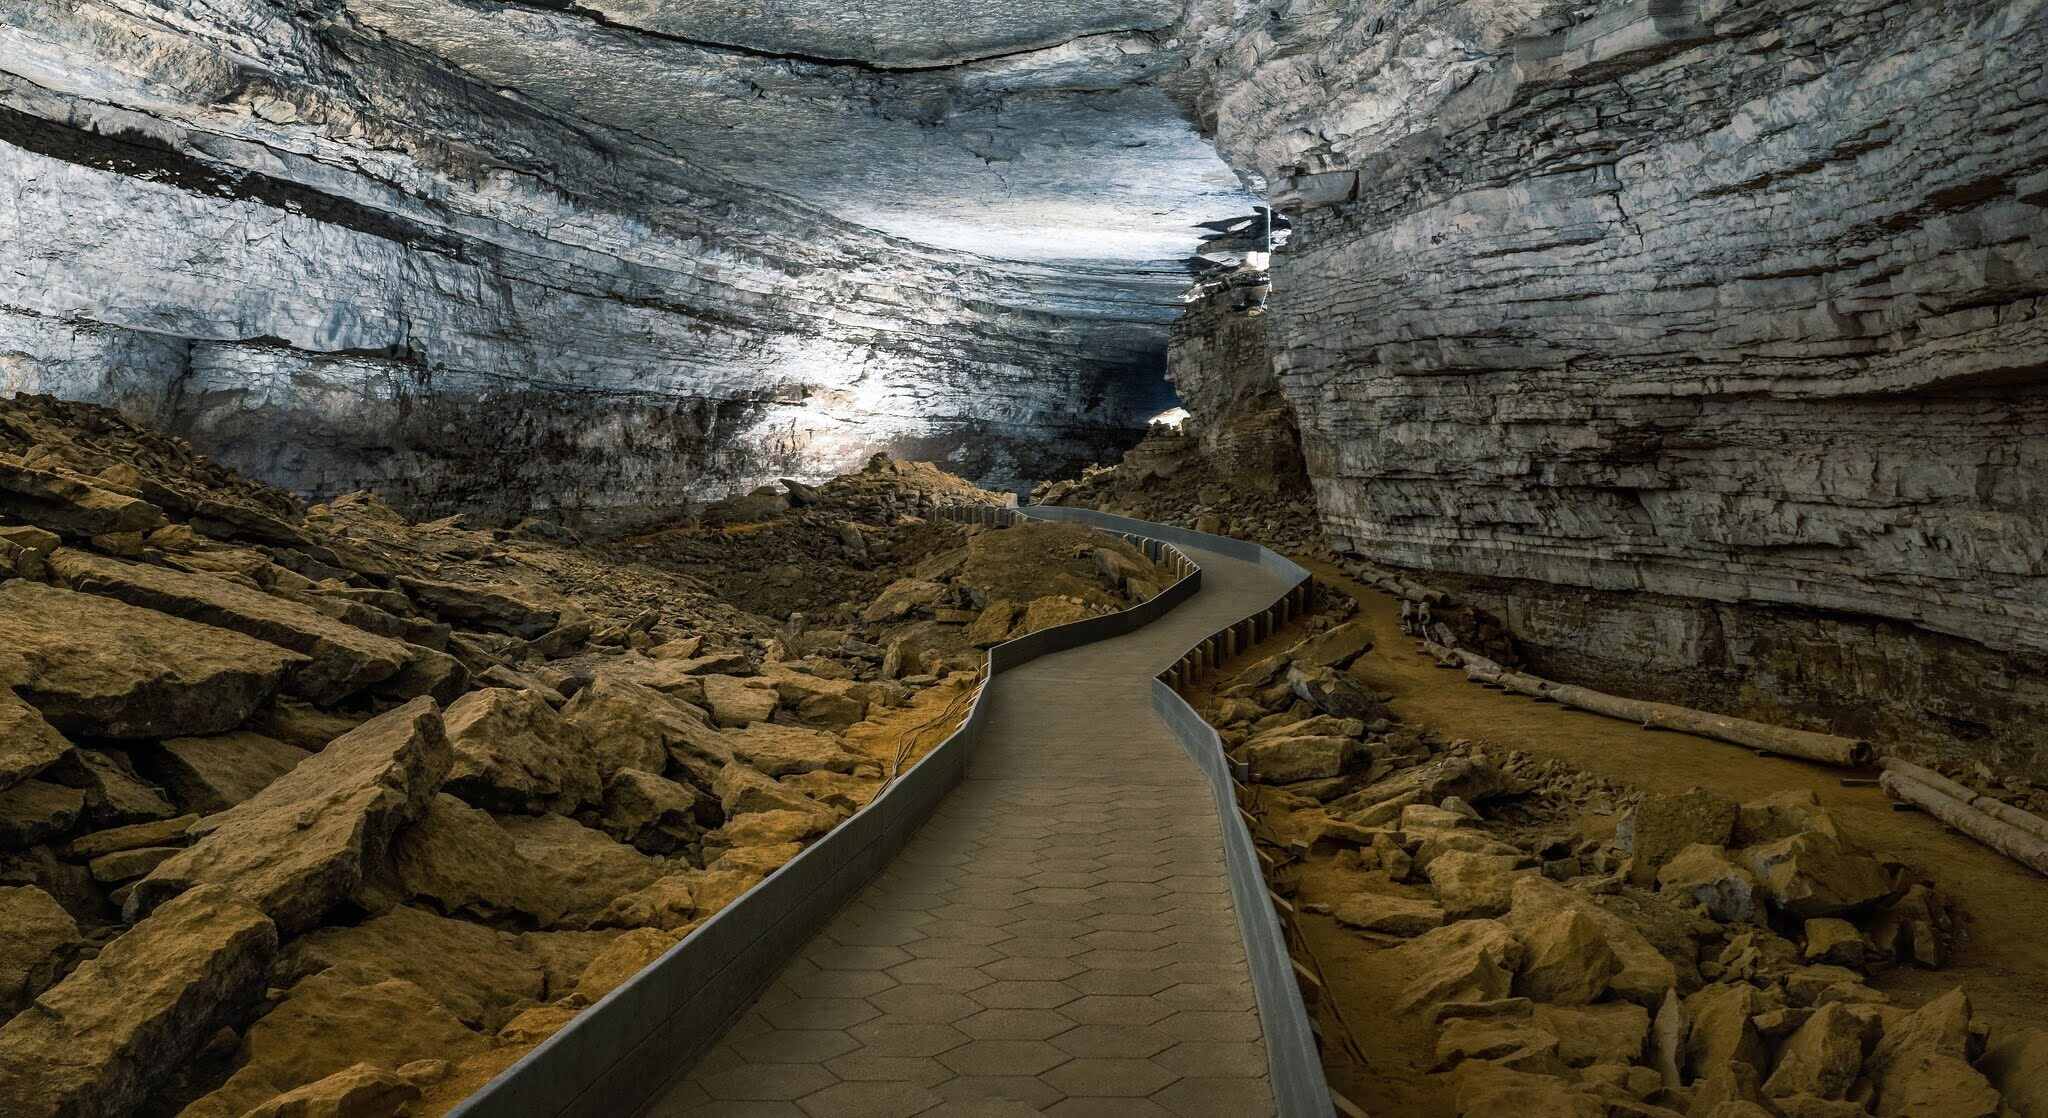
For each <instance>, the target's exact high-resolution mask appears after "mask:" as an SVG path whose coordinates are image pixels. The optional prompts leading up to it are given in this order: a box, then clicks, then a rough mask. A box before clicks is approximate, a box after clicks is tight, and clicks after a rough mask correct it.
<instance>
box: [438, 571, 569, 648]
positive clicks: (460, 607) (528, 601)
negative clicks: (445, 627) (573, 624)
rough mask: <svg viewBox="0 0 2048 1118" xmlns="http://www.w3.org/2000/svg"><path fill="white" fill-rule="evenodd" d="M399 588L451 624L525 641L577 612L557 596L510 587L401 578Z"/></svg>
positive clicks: (522, 587)
mask: <svg viewBox="0 0 2048 1118" xmlns="http://www.w3.org/2000/svg"><path fill="white" fill-rule="evenodd" d="M398 584H399V586H401V587H403V588H404V589H405V591H406V593H408V594H410V595H411V596H412V599H413V600H414V601H416V602H418V603H419V604H420V605H421V606H422V607H423V608H425V609H427V610H428V611H430V612H432V613H434V614H436V615H438V616H440V617H442V618H444V619H446V620H448V621H451V622H454V623H456V624H458V625H463V626H469V627H479V626H480V627H482V628H486V629H496V630H498V631H499V632H501V633H510V634H511V635H513V636H515V637H519V638H521V639H522V640H533V639H534V638H536V637H541V636H545V635H546V634H548V633H549V632H551V631H552V630H554V629H556V628H559V627H560V626H561V624H562V622H563V618H564V615H565V613H571V612H572V611H573V610H574V607H572V606H570V605H568V604H567V603H566V602H564V601H562V600H561V599H560V598H558V597H557V596H556V595H554V594H551V593H548V592H546V591H543V590H538V589H535V588H533V587H527V586H517V585H512V584H507V583H494V584H491V585H488V586H464V585H458V584H456V583H452V582H440V581H437V580H434V579H424V578H411V577H408V576H405V575H400V576H399V577H398Z"/></svg>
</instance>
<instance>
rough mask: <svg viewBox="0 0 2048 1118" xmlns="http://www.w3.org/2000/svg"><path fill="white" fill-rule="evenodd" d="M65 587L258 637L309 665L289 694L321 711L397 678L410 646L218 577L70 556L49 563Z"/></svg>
mask: <svg viewBox="0 0 2048 1118" xmlns="http://www.w3.org/2000/svg"><path fill="white" fill-rule="evenodd" d="M50 569H51V570H52V571H53V572H54V573H55V574H56V575H57V577H58V578H59V579H61V580H62V581H63V583H64V585H66V586H69V587H70V588H71V589H73V590H77V591H80V592H82V593H88V594H97V595H100V596H102V597H108V598H113V599H116V600H118V601H122V602H126V603H128V604H129V605H131V606H139V607H141V608H143V609H150V610H155V611H157V612H158V613H166V614H169V615H171V616H173V617H182V618H184V619H185V620H187V621H197V622H199V623H201V624H205V625H212V626H215V627H217V628H221V629H227V630H230V631H233V632H236V633H241V634H242V635H244V636H248V637H254V638H256V639H257V640H260V641H266V642H268V643H270V644H274V645H277V646H279V647H281V648H286V649H289V650H291V651H293V652H296V653H299V654H301V655H302V656H304V657H305V659H304V660H302V661H299V662H298V663H296V664H294V665H292V666H291V668H290V669H289V670H288V671H287V672H286V674H285V679H284V688H285V690H286V691H287V692H289V693H290V694H293V695H297V696H300V697H301V698H304V699H306V700H308V701H309V702H313V703H316V704H318V705H321V706H329V705H332V704H333V703H336V702H338V701H340V700H341V699H343V698H346V697H347V696H349V695H352V694H354V693H355V692H357V691H360V690H362V689H363V688H364V687H367V686H369V685H371V684H373V683H379V682H382V681H383V680H387V679H390V678H391V677H392V676H394V675H397V674H398V671H399V669H400V668H401V667H403V666H404V665H405V663H406V662H407V661H408V660H410V659H412V655H411V651H410V648H409V646H407V645H406V644H404V643H402V642H400V641H395V640H391V639H390V638H388V637H380V636H376V635H375V634H372V633H368V632H365V631H363V630H362V629H358V628H356V627H355V626H353V625H348V624H345V623H343V622H341V621H338V620H336V619H334V618H332V617H329V616H328V615H327V614H325V613H322V612H320V611H319V610H317V609H313V608H311V607H310V606H304V605H301V604H299V603H297V602H294V601H291V600H289V599H286V598H279V597H275V596H273V595H270V594H266V593H264V592H262V591H260V590H254V589H250V588H249V587H246V586H243V585H242V584H240V583H237V582H230V581H229V580H227V579H224V578H217V577H215V576H213V575H207V574H195V573H189V572H185V571H174V570H171V569H169V568H167V567H151V566H147V565H144V564H140V563H124V562H122V561H120V560H118V559H109V558H106V557H105V556H100V555H94V554H91V553H90V552H85V551H79V550H76V549H73V548H64V549H62V550H60V551H58V552H57V553H56V555H54V556H52V557H51V559H50Z"/></svg>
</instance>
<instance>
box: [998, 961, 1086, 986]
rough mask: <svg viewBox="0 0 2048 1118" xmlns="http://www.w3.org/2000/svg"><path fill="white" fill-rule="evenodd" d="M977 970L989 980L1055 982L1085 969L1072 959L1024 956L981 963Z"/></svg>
mask: <svg viewBox="0 0 2048 1118" xmlns="http://www.w3.org/2000/svg"><path fill="white" fill-rule="evenodd" d="M978 969H979V970H980V971H981V973H983V974H985V975H988V976H989V977H990V978H1001V979H1016V980H1023V981H1040V982H1057V981H1059V980H1060V979H1062V978H1066V977H1068V976H1070V975H1076V974H1079V973H1081V972H1082V971H1083V970H1085V969H1087V968H1085V967H1083V966H1082V965H1081V964H1079V963H1076V962H1074V961H1073V960H1072V959H1064V958H1059V959H1042V958H1037V957H1035V956H1026V957H1024V958H1020V959H997V960H996V961H995V962H993V963H983V964H982V965H981V966H980V967H979V968H978Z"/></svg>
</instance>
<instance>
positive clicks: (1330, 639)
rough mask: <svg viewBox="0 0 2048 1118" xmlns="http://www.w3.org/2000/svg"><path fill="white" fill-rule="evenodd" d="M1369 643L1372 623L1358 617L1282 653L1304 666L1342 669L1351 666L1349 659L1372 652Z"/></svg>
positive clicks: (1370, 643)
mask: <svg viewBox="0 0 2048 1118" xmlns="http://www.w3.org/2000/svg"><path fill="white" fill-rule="evenodd" d="M1372 645H1373V639H1372V623H1371V622H1369V621H1367V620H1365V619H1364V618H1358V619H1355V620H1352V621H1346V622H1344V623H1343V624H1341V625H1337V626H1333V627H1331V628H1329V629H1326V630H1324V631H1323V632H1320V633H1317V634H1315V635H1314V636H1312V637H1308V638H1305V639H1304V640H1302V641H1300V642H1299V643H1297V644H1296V645H1295V646H1294V647H1293V648H1290V649H1288V650H1287V651H1286V652H1285V653H1282V655H1284V656H1286V657H1287V658H1288V659H1289V660H1291V661H1292V662H1294V663H1295V664H1298V665H1301V666H1303V667H1306V668H1311V669H1313V668H1335V669H1337V670H1339V671H1342V670H1344V669H1345V668H1348V667H1350V666H1351V662H1352V661H1354V660H1356V659H1358V658H1359V657H1360V656H1363V655H1365V654H1366V653H1368V652H1371V651H1372ZM1268 678H1269V679H1270V678H1271V677H1270V676H1269V677H1268Z"/></svg>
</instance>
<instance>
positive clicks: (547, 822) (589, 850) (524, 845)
mask: <svg viewBox="0 0 2048 1118" xmlns="http://www.w3.org/2000/svg"><path fill="white" fill-rule="evenodd" d="M498 823H499V826H501V827H503V828H504V830H505V833H506V834H507V835H508V836H509V837H510V838H511V840H512V848H513V849H514V850H515V851H517V852H518V854H519V856H520V857H521V858H523V859H525V860H526V861H527V862H529V863H531V864H533V865H536V866H539V867H541V870H542V878H541V880H540V881H539V882H537V883H536V884H537V885H538V886H539V887H540V888H541V889H543V890H544V891H545V892H544V895H545V896H546V897H547V899H548V903H549V905H550V906H551V907H553V908H555V909H556V910H558V911H559V912H561V913H562V916H561V917H559V918H558V919H562V920H568V921H571V922H574V921H577V920H587V919H589V918H591V917H594V916H596V915H598V914H599V913H601V912H603V911H604V910H605V908H606V907H607V906H609V905H610V904H611V902H612V900H613V899H614V898H616V897H618V896H620V895H621V894H624V893H630V892H632V891H633V890H635V889H638V888H640V887H642V886H644V885H648V884H650V883H652V882H653V881H654V880H655V879H656V878H659V877H661V876H662V875H663V873H664V872H665V871H664V867H663V865H662V863H661V862H659V861H657V860H655V859H653V858H649V857H647V856H646V855H644V854H642V853H640V852H639V851H637V850H635V849H633V848H632V847H630V846H627V845H626V844H624V843H621V842H614V841H612V840H611V839H610V838H607V837H606V836H605V835H604V833H603V832H601V831H594V830H591V829H590V828H589V827H585V826H583V825H582V824H580V823H578V822H576V821H575V820H573V819H569V818H567V817H565V816H561V815H552V814H550V815H531V816H525V815H522V816H514V817H510V818H505V819H500V820H499V821H498Z"/></svg>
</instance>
